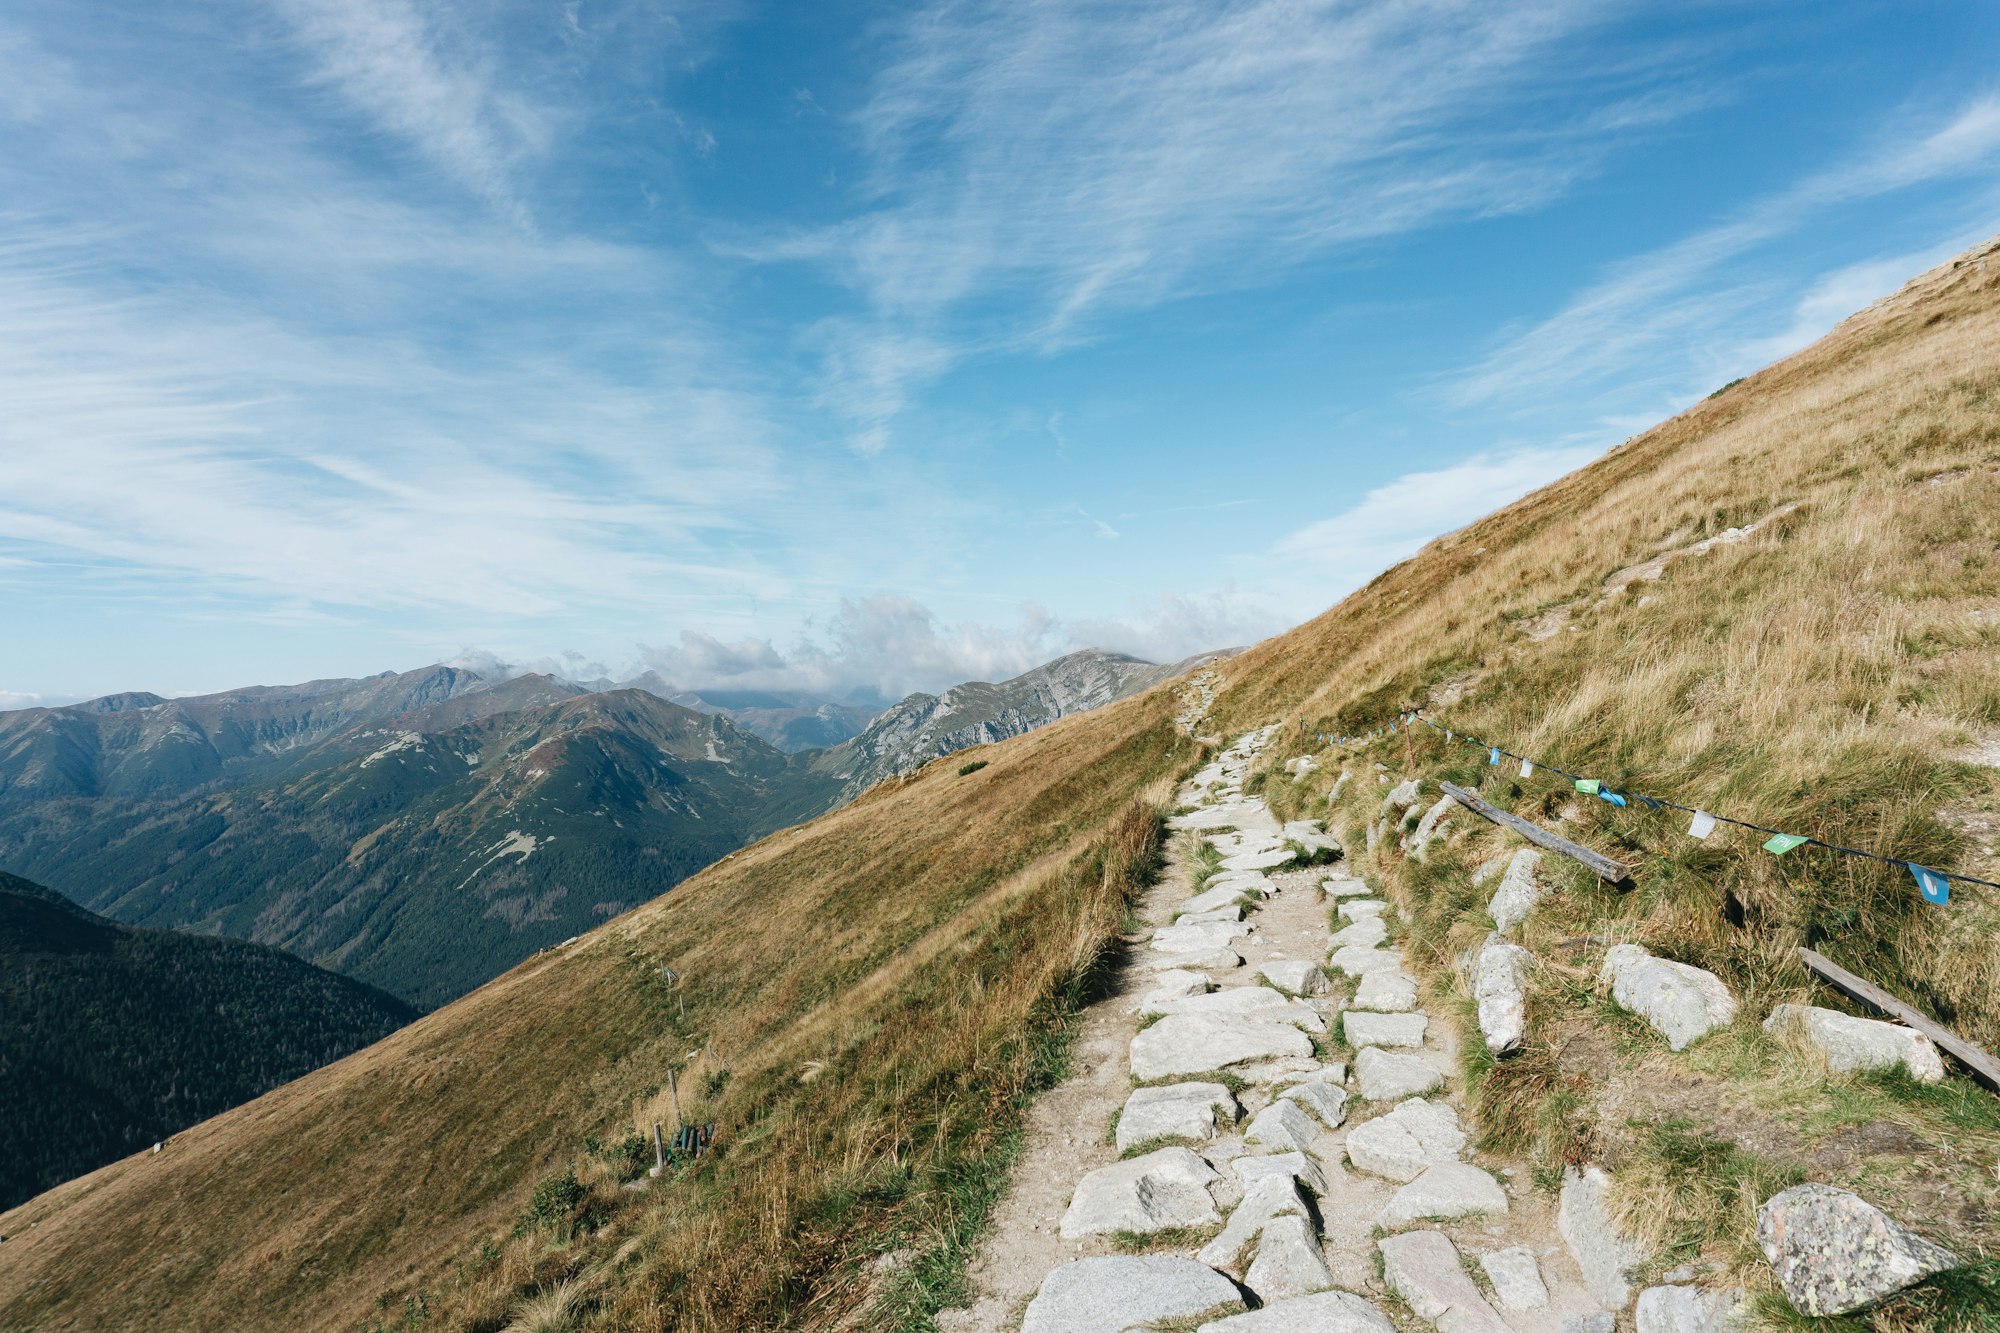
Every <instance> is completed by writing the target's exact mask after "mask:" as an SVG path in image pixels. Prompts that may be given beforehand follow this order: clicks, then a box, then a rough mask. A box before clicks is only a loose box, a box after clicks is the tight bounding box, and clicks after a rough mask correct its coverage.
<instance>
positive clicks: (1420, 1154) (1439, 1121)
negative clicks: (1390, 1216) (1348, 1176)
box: [1347, 1097, 1465, 1181]
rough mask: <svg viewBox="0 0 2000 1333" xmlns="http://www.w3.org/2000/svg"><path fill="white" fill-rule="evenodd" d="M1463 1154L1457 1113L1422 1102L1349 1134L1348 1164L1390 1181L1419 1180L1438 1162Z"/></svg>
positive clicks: (1418, 1099)
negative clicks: (1419, 1177) (1418, 1178)
mask: <svg viewBox="0 0 2000 1333" xmlns="http://www.w3.org/2000/svg"><path fill="white" fill-rule="evenodd" d="M1464 1149H1465V1131H1464V1130H1462V1129H1460V1128H1459V1127H1458V1113H1457V1112H1456V1111H1454V1110H1452V1109H1451V1106H1450V1105H1449V1104H1448V1103H1445V1102H1427V1101H1425V1100H1424V1099H1423V1098H1421V1097H1413V1098H1411V1099H1410V1100H1409V1101H1406V1102H1404V1103H1403V1104H1402V1105H1401V1106H1398V1107H1397V1108H1396V1109H1395V1110H1393V1111H1391V1112H1389V1113H1388V1114H1387V1115H1383V1116H1377V1117H1376V1118H1375V1119H1373V1120H1370V1121H1367V1122H1366V1123H1364V1124H1359V1125H1356V1126H1355V1127H1354V1128H1353V1129H1350V1130H1348V1131H1347V1160H1348V1161H1350V1162H1352V1163H1354V1165H1355V1166H1357V1167H1359V1168H1360V1169H1361V1170H1363V1171H1368V1172H1372V1173H1373V1174H1375V1175H1378V1176H1386V1177H1388V1178H1389V1179H1390V1180H1397V1181H1411V1180H1415V1179H1416V1178H1417V1177H1418V1176H1420V1175H1422V1174H1423V1173H1424V1171H1425V1170H1426V1169H1428V1168H1429V1167H1432V1166H1434V1165H1436V1164H1437V1163H1439V1162H1455V1161H1457V1160H1458V1155H1459V1153H1461V1152H1463V1151H1464Z"/></svg>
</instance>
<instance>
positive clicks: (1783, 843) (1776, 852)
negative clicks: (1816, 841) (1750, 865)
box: [1764, 833, 1812, 856]
mask: <svg viewBox="0 0 2000 1333" xmlns="http://www.w3.org/2000/svg"><path fill="white" fill-rule="evenodd" d="M1811 841H1812V839H1811V838H1802V837H1800V836H1799V835H1798V834H1796V833H1774V834H1772V835H1771V840H1770V841H1769V842H1767V843H1765V844H1764V850H1765V851H1767V852H1769V853H1770V854H1771V855H1773V856H1783V855H1784V854H1785V853H1786V852H1789V851H1790V850H1792V848H1794V847H1801V846H1804V845H1805V844H1806V843H1809V842H1811Z"/></svg>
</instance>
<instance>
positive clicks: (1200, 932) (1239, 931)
mask: <svg viewBox="0 0 2000 1333" xmlns="http://www.w3.org/2000/svg"><path fill="white" fill-rule="evenodd" d="M1249 933H1250V926H1249V924H1248V923H1247V922H1243V921H1203V922H1200V923H1199V924H1196V925H1192V926H1161V927H1160V928H1159V929H1158V930H1156V931H1154V932H1153V943H1152V950H1153V952H1154V953H1199V952H1201V951H1202V950H1204V949H1226V948H1228V947H1229V944H1230V942H1231V941H1232V940H1237V939H1241V938H1242V937H1243V936H1245V935H1248V934H1249Z"/></svg>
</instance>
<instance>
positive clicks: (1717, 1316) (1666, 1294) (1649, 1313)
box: [1632, 1286, 1743, 1333]
mask: <svg viewBox="0 0 2000 1333" xmlns="http://www.w3.org/2000/svg"><path fill="white" fill-rule="evenodd" d="M1742 1299H1743V1293H1742V1292H1740V1291H1702V1290H1701V1289H1700V1288H1698V1287H1675V1286H1667V1287H1648V1288H1646V1289H1645V1290H1644V1291H1642V1292H1640V1293H1639V1303H1638V1305H1636V1306H1635V1307H1633V1310H1632V1326H1633V1328H1634V1329H1636V1330H1637V1333H1728V1330H1729V1326H1730V1325H1731V1324H1732V1323H1734V1322H1735V1319H1734V1316H1735V1313H1736V1306H1737V1304H1738V1302H1740V1301H1741V1300H1742Z"/></svg>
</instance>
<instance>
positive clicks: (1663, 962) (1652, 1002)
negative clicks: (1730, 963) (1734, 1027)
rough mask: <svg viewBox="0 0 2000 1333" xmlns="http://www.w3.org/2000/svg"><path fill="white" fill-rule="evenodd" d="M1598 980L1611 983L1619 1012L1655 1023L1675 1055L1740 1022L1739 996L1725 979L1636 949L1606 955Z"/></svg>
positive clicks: (1618, 948) (1626, 946)
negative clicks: (1736, 1020) (1738, 1018)
mask: <svg viewBox="0 0 2000 1333" xmlns="http://www.w3.org/2000/svg"><path fill="white" fill-rule="evenodd" d="M1600 976H1601V978H1602V979H1603V980H1604V981H1607V982H1609V983H1610V984H1611V998H1612V999H1614V1000H1616V1001H1617V1002H1618V1005H1619V1007H1620V1008H1622V1009H1626V1010H1629V1011H1630V1012H1632V1013H1635V1014H1637V1015H1639V1017H1641V1018H1643V1019H1645V1020H1646V1021H1647V1022H1648V1023H1650V1024H1652V1025H1653V1027H1654V1029H1655V1030H1657V1031H1658V1032H1659V1034H1660V1035H1661V1036H1663V1037H1665V1038H1666V1039H1667V1045H1669V1046H1671V1047H1672V1048H1673V1049H1675V1050H1677V1051H1679V1050H1685V1049H1686V1048H1687V1046H1688V1045H1689V1043H1691V1042H1694V1041H1697V1040H1699V1039H1700V1038H1702V1037H1705V1036H1707V1035H1708V1034H1709V1033H1711V1032H1713V1031H1715V1030H1716V1029H1717V1028H1719V1027H1725V1026H1727V1025H1728V1024H1729V1023H1730V1022H1731V1021H1732V1020H1733V1019H1734V1018H1735V1017H1736V997H1735V996H1733V995H1731V994H1730V993H1729V987H1727V986H1725V985H1723V984H1722V978H1720V977H1718V976H1716V975H1715V974H1714V973H1713V972H1704V971H1702V970H1701V969H1700V968H1698V967H1690V966H1689V965H1688V964H1686V963H1676V962H1674V961H1673V960H1672V959H1668V958H1655V957H1654V956H1653V955H1652V954H1650V953H1648V952H1647V951H1646V950H1644V949H1642V948H1640V947H1639V946H1638V945H1636V944H1620V945H1616V946H1614V947H1612V948H1611V949H1610V950H1609V951H1607V952H1606V953H1605V955H1604V969H1603V971H1602V973H1601V974H1600Z"/></svg>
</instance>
